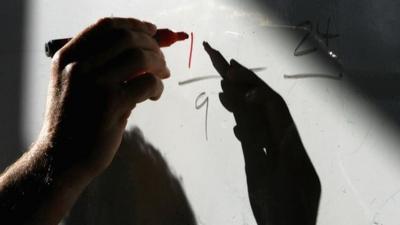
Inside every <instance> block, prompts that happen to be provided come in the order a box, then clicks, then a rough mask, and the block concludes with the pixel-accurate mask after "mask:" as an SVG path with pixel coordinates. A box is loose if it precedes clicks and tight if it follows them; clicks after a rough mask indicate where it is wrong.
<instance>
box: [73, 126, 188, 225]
mask: <svg viewBox="0 0 400 225" xmlns="http://www.w3.org/2000/svg"><path fill="white" fill-rule="evenodd" d="M66 224H68V225H78V224H79V225H80V224H86V225H91V224H93V225H94V224H96V225H106V224H107V225H110V224H113V225H122V224H123V225H129V224H147V225H156V224H176V225H179V224H182V225H194V224H196V220H195V217H194V214H193V212H192V209H191V207H190V204H189V202H188V200H187V198H186V195H185V193H184V190H183V188H182V186H181V184H180V181H179V179H178V178H177V177H175V176H174V174H173V173H172V172H171V171H170V169H169V167H168V165H167V163H166V161H165V160H164V158H163V157H162V155H161V154H160V152H159V151H158V150H157V149H155V148H154V147H153V146H152V145H151V144H149V143H148V142H146V141H145V139H144V137H143V135H142V133H141V131H140V130H139V129H138V128H135V129H133V130H130V131H127V132H126V133H125V135H124V139H123V142H122V144H121V147H120V149H119V151H118V153H117V155H116V156H115V158H114V160H113V162H112V164H111V166H110V167H109V168H108V169H107V170H106V172H105V173H104V174H102V175H101V176H100V177H98V178H97V179H96V180H95V181H94V182H92V183H91V184H90V185H89V187H88V188H87V189H86V191H85V192H84V193H83V194H82V196H81V198H80V199H79V201H78V202H77V204H76V205H75V207H74V209H73V210H72V212H71V213H70V215H69V216H68V217H67V221H66Z"/></svg>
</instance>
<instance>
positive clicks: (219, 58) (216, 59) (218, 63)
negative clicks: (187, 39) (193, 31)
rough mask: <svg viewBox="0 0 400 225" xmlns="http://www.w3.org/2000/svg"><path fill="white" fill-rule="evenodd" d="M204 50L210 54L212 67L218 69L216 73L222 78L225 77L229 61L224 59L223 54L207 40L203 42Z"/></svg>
mask: <svg viewBox="0 0 400 225" xmlns="http://www.w3.org/2000/svg"><path fill="white" fill-rule="evenodd" d="M203 46H204V50H206V52H207V53H208V55H209V56H210V59H211V62H212V64H213V66H214V68H215V69H216V70H217V71H218V73H219V74H220V75H221V76H222V78H225V77H226V73H227V71H228V69H229V63H228V61H226V59H225V58H224V56H223V55H222V54H221V53H220V52H219V51H217V50H215V49H213V48H212V47H211V46H210V45H209V44H208V43H207V42H205V41H204V42H203Z"/></svg>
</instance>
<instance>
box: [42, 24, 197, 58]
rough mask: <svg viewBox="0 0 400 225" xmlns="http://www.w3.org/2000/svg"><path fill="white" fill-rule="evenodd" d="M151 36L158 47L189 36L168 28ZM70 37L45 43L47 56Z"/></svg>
mask: <svg viewBox="0 0 400 225" xmlns="http://www.w3.org/2000/svg"><path fill="white" fill-rule="evenodd" d="M153 38H154V39H155V40H156V41H157V42H158V45H159V46H160V47H168V46H171V45H172V44H174V43H175V42H177V41H183V40H185V39H187V38H189V35H188V34H187V33H185V32H173V31H171V30H169V29H158V30H157V32H156V34H155V35H154V36H153ZM71 39H72V38H64V39H55V40H51V41H49V42H47V43H46V45H45V51H46V55H47V56H48V57H53V56H54V54H56V52H57V51H58V50H60V48H62V47H63V46H64V45H65V44H67V42H69V41H70V40H71Z"/></svg>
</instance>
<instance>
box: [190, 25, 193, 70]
mask: <svg viewBox="0 0 400 225" xmlns="http://www.w3.org/2000/svg"><path fill="white" fill-rule="evenodd" d="M192 52H193V32H190V52H189V69H190V67H191V65H192Z"/></svg>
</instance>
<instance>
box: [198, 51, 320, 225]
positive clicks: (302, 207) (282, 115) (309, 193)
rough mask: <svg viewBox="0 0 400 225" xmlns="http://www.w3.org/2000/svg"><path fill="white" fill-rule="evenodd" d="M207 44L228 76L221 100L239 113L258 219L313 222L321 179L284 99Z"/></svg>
mask: <svg viewBox="0 0 400 225" xmlns="http://www.w3.org/2000/svg"><path fill="white" fill-rule="evenodd" d="M204 48H205V50H206V51H207V53H208V54H209V56H210V58H211V61H212V62H213V65H214V67H215V68H216V70H217V71H218V72H219V73H220V74H221V76H222V78H223V79H222V81H221V87H222V91H223V92H222V93H221V94H220V101H221V103H222V105H223V106H224V107H225V108H226V109H227V110H228V111H230V112H232V113H233V115H234V117H235V121H236V126H235V127H234V133H235V135H236V137H237V138H238V139H239V141H240V142H241V145H242V149H243V156H244V160H245V167H246V168H245V170H246V177H247V185H248V192H249V200H250V204H251V207H252V210H253V213H254V216H255V218H256V221H257V223H258V224H259V225H267V224H268V225H292V224H303V225H314V224H315V221H316V216H317V212H318V204H319V196H320V183H319V179H318V176H317V174H316V172H315V170H314V168H313V166H312V163H311V161H310V159H309V158H308V156H307V153H306V151H305V149H304V147H303V144H302V142H301V139H300V136H299V134H298V132H297V129H296V126H295V124H294V121H293V119H292V117H291V115H290V112H289V109H288V107H287V105H286V103H285V102H284V100H283V98H282V97H281V96H280V95H279V94H277V93H276V92H275V91H274V90H272V89H271V88H270V87H269V86H268V85H267V84H266V83H264V82H263V81H262V80H261V79H260V78H259V77H258V76H257V75H256V74H254V73H253V72H252V71H250V70H249V69H247V68H245V67H244V66H242V65H240V64H239V63H238V62H236V61H235V60H233V59H232V60H231V61H230V63H228V62H227V61H226V60H225V59H224V57H223V56H222V55H221V53H220V52H219V51H217V50H215V49H213V48H211V46H210V45H209V44H208V43H204Z"/></svg>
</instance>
